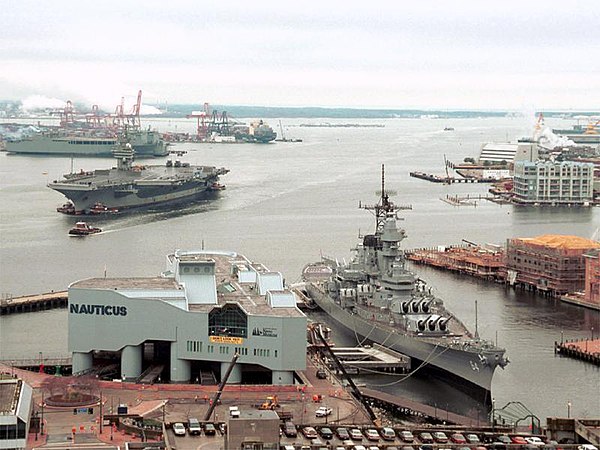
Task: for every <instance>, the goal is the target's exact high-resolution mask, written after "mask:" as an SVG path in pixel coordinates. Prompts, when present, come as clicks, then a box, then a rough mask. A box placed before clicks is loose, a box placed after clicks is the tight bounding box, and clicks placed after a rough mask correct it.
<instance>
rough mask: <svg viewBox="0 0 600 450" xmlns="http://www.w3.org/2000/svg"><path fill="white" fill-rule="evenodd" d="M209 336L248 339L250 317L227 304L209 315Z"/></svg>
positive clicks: (236, 307)
mask: <svg viewBox="0 0 600 450" xmlns="http://www.w3.org/2000/svg"><path fill="white" fill-rule="evenodd" d="M208 334H210V335H211V336H235V337H241V338H246V337H248V317H247V316H246V313H245V312H244V311H243V310H242V309H241V308H240V307H239V306H238V305H234V304H230V303H226V304H225V305H223V307H222V308H214V309H213V310H212V311H211V312H210V313H209V314H208Z"/></svg>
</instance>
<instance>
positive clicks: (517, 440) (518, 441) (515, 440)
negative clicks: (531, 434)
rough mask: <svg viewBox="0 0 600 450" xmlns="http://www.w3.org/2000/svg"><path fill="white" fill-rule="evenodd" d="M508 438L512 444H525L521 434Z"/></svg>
mask: <svg viewBox="0 0 600 450" xmlns="http://www.w3.org/2000/svg"><path fill="white" fill-rule="evenodd" d="M510 440H511V441H512V443H513V444H518V445H527V441H526V440H525V438H524V437H523V436H511V438H510Z"/></svg>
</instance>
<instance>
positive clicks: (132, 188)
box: [48, 142, 229, 214]
mask: <svg viewBox="0 0 600 450" xmlns="http://www.w3.org/2000/svg"><path fill="white" fill-rule="evenodd" d="M134 153H135V152H134V150H133V148H132V146H131V144H129V143H128V142H127V143H124V142H121V144H120V145H119V147H117V149H115V150H114V151H113V156H114V157H115V158H116V159H117V167H113V168H111V169H97V170H94V171H91V172H85V171H81V172H78V173H72V174H67V175H65V176H64V179H62V180H55V181H53V182H52V183H50V184H48V187H49V188H50V189H54V190H55V191H58V192H60V193H61V194H63V195H64V196H65V197H67V198H68V199H69V200H70V201H71V202H72V204H73V206H72V213H73V214H87V213H89V212H90V210H92V209H94V208H95V207H96V206H97V205H102V207H103V208H105V209H106V210H119V211H120V210H122V209H127V208H136V207H141V206H149V205H155V204H164V203H172V202H179V201H182V200H184V199H188V198H193V197H196V196H199V195H201V194H204V193H206V192H208V191H213V190H219V189H223V186H222V185H220V184H219V175H224V174H226V173H227V172H229V170H227V169H225V168H216V167H212V166H190V165H189V164H187V163H180V162H179V161H176V162H175V163H173V162H172V161H170V160H169V161H167V163H166V164H165V165H164V166H157V165H155V166H145V165H133V159H134Z"/></svg>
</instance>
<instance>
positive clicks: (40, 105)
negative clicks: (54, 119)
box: [22, 95, 66, 111]
mask: <svg viewBox="0 0 600 450" xmlns="http://www.w3.org/2000/svg"><path fill="white" fill-rule="evenodd" d="M65 105H66V102H65V101H64V100H59V99H58V98H51V97H46V96H45V95H30V96H29V97H27V98H26V99H24V100H23V101H22V108H23V110H24V111H37V110H40V109H62V108H64V107H65Z"/></svg>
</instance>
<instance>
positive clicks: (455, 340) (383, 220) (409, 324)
mask: <svg viewBox="0 0 600 450" xmlns="http://www.w3.org/2000/svg"><path fill="white" fill-rule="evenodd" d="M383 180H384V177H383V170H382V189H381V199H380V201H379V203H378V204H376V205H373V206H364V205H363V208H365V209H368V210H372V211H374V213H375V216H376V228H375V233H373V234H367V235H365V236H364V237H363V239H362V242H360V243H359V244H358V245H357V247H356V248H355V256H354V257H353V258H352V260H351V261H350V262H349V263H347V264H341V263H339V262H338V261H337V260H334V259H330V258H329V259H327V258H324V259H323V260H322V261H321V262H318V263H314V264H309V265H308V266H307V267H306V268H305V269H304V272H303V277H304V279H305V281H306V284H305V286H306V290H307V293H308V295H309V297H310V298H311V299H312V300H313V301H314V302H315V303H316V304H317V305H318V306H319V307H321V309H322V310H323V311H324V312H325V313H327V314H328V315H329V316H330V317H331V318H332V319H333V320H334V321H336V322H338V323H339V324H341V325H342V326H344V327H345V328H347V329H349V330H350V331H351V332H353V333H355V334H356V336H357V337H360V339H361V342H362V341H372V342H376V343H378V344H381V345H384V346H386V347H389V348H391V349H393V350H396V351H398V352H400V353H403V354H405V355H407V356H410V357H411V358H413V360H416V361H417V363H416V365H415V367H416V366H418V367H419V368H425V370H430V369H434V371H435V372H438V373H439V372H441V373H442V374H443V376H444V377H445V378H451V379H454V380H455V381H457V382H458V383H457V384H459V385H462V386H464V387H466V388H467V389H466V390H467V391H469V392H474V393H475V395H474V397H479V394H477V393H478V392H482V391H483V393H484V394H486V397H489V395H488V394H489V392H490V390H491V384H492V376H493V374H494V371H495V369H496V368H497V367H498V366H500V367H504V366H505V365H506V364H507V363H508V360H507V359H506V357H505V356H504V353H505V350H504V349H503V348H500V347H497V346H496V345H494V344H493V343H492V342H489V341H486V340H483V339H480V338H479V336H478V334H477V332H475V334H472V333H471V332H469V331H468V330H467V328H466V327H465V326H464V325H463V323H462V322H461V321H460V320H459V319H458V318H457V317H455V316H454V315H453V314H452V313H451V312H449V311H448V310H447V309H446V308H445V307H444V305H443V302H442V300H440V299H439V298H437V297H435V296H434V295H433V294H432V291H431V288H428V287H427V286H426V284H425V282H424V281H422V280H420V279H419V278H418V277H417V275H415V274H414V273H413V272H411V271H409V270H408V269H407V268H406V261H405V256H404V253H403V251H402V250H401V249H400V242H401V241H402V240H404V239H405V237H406V233H405V231H404V230H403V229H401V228H398V226H397V210H398V207H396V206H395V205H394V204H393V203H392V202H391V200H390V199H389V197H388V194H387V193H386V191H385V185H384V181H383Z"/></svg>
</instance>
